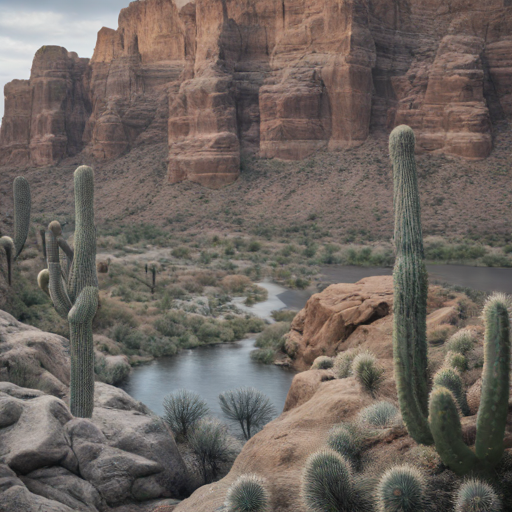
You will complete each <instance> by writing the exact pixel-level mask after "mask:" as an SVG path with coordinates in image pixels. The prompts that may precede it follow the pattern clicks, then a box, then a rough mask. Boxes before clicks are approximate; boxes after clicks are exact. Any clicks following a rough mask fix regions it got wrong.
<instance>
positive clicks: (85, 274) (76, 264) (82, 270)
mask: <svg viewBox="0 0 512 512" xmlns="http://www.w3.org/2000/svg"><path fill="white" fill-rule="evenodd" d="M74 185H75V221H76V228H75V243H74V251H73V250H72V249H71V248H70V247H69V245H68V244H67V242H66V241H65V240H64V238H63V237H62V229H61V226H60V224H59V223H58V222H57V221H53V222H51V223H50V225H49V226H48V233H49V237H48V243H47V260H48V270H43V271H42V272H40V274H39V276H38V283H39V285H40V286H41V288H42V289H43V290H45V288H46V289H47V290H48V293H49V295H50V297H51V299H52V301H53V305H54V307H55V309H56V311H57V312H58V313H59V315H60V316H62V317H63V318H67V320H68V322H69V328H70V342H71V386H70V388H71V389H70V395H71V396H70V409H71V413H72V414H73V415H74V416H77V417H81V418H90V417H91V416H92V411H93V403H94V349H93V340H92V320H93V318H94V315H95V314H96V310H97V309H98V278H97V274H96V228H95V226H94V175H93V171H92V169H91V168H90V167H86V166H81V167H79V168H78V169H77V170H76V171H75V177H74ZM59 249H61V250H62V251H63V252H64V253H65V254H66V256H67V258H68V260H69V261H72V263H71V268H70V269H69V276H68V282H67V284H66V283H65V281H64V279H63V276H65V275H66V272H64V270H63V269H62V266H61V262H60V256H59ZM45 291H46V290H45Z"/></svg>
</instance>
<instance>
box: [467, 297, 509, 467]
mask: <svg viewBox="0 0 512 512" xmlns="http://www.w3.org/2000/svg"><path fill="white" fill-rule="evenodd" d="M507 307H508V301H507V299H506V297H505V296H504V295H500V294H497V295H494V296H493V297H491V298H490V299H489V300H488V301H487V303H486V304H485V307H484V320H485V342H484V368H483V371H482V397H481V400H480V407H479V409H478V416H477V434H476V443H475V452H476V454H477V456H478V457H479V458H480V459H481V460H482V462H483V463H484V464H485V465H487V466H489V467H494V466H495V465H496V464H497V463H498V462H499V461H500V459H501V457H502V455H503V450H504V446H503V437H504V434H505V427H506V423H507V414H508V399H509V392H510V391H509V385H510V319H509V314H508V310H507Z"/></svg>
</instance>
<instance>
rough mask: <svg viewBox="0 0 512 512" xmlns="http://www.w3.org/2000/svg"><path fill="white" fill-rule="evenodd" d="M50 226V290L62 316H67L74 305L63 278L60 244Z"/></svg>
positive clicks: (48, 246)
mask: <svg viewBox="0 0 512 512" xmlns="http://www.w3.org/2000/svg"><path fill="white" fill-rule="evenodd" d="M52 224H53V223H51V224H50V227H49V228H48V242H47V244H46V259H47V260H48V273H49V291H50V298H51V299H52V302H53V306H54V307H55V310H56V311H57V313H58V314H59V315H60V316H61V317H62V318H67V317H68V313H69V310H70V309H71V307H72V306H73V304H72V303H71V300H70V298H69V295H68V293H67V291H66V287H65V285H64V281H63V280H62V269H61V266H60V258H59V244H58V243H57V239H56V238H55V234H54V230H53V229H51V225H52Z"/></svg>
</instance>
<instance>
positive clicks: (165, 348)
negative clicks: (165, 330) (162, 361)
mask: <svg viewBox="0 0 512 512" xmlns="http://www.w3.org/2000/svg"><path fill="white" fill-rule="evenodd" d="M142 350H144V351H145V352H147V353H148V354H151V355H152V356H153V357H165V356H174V355H176V354H177V353H178V346H177V345H176V343H175V342H174V341H173V340H172V339H171V338H168V337H166V336H162V337H156V336H148V337H147V338H146V339H145V340H144V342H143V343H142Z"/></svg>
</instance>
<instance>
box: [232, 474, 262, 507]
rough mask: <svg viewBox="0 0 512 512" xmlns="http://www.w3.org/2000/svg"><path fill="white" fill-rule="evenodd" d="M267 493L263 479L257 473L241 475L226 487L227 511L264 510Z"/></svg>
mask: <svg viewBox="0 0 512 512" xmlns="http://www.w3.org/2000/svg"><path fill="white" fill-rule="evenodd" d="M269 499H270V498H269V494H268V491H267V490H266V485H265V481H264V480H263V479H262V478H260V477H259V476H257V475H242V476H240V477H239V478H238V479H237V480H236V481H235V482H234V483H233V484H232V485H231V487H230V488H229V489H228V492H227V495H226V501H225V503H224V506H225V507H226V509H227V512H266V511H267V510H268V505H269Z"/></svg>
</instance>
